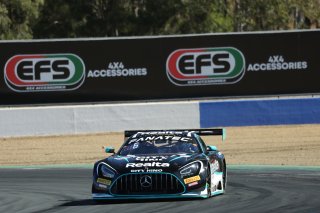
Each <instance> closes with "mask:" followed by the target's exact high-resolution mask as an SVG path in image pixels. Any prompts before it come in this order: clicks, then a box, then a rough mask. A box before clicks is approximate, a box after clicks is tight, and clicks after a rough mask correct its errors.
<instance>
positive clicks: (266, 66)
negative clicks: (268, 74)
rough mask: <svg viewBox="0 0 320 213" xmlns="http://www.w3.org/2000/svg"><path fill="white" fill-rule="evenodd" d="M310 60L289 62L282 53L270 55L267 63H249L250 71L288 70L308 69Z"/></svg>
mask: <svg viewBox="0 0 320 213" xmlns="http://www.w3.org/2000/svg"><path fill="white" fill-rule="evenodd" d="M307 68H308V62H306V61H290V62H287V61H286V60H285V59H284V57H283V56H282V55H273V56H270V57H269V59H268V62H266V63H253V64H249V65H248V68H247V70H248V71H286V70H306V69H307Z"/></svg>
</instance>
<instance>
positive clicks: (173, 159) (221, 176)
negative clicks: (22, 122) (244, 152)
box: [92, 129, 227, 200]
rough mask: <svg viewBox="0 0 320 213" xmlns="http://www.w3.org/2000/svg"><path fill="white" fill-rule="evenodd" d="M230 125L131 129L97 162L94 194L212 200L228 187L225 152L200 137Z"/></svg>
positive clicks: (220, 132) (96, 197) (99, 196)
mask: <svg viewBox="0 0 320 213" xmlns="http://www.w3.org/2000/svg"><path fill="white" fill-rule="evenodd" d="M203 135H222V140H224V139H225V137H226V133H225V129H189V130H148V131H140V130H136V131H125V142H124V144H123V145H122V146H121V147H120V149H119V151H118V152H117V153H115V150H114V148H112V147H106V148H105V152H106V153H112V155H111V156H110V157H107V158H105V159H103V160H100V161H98V162H96V163H95V164H94V168H93V184H92V198H93V199H94V200H104V199H146V198H151V199H155V198H209V197H211V196H214V195H219V194H223V193H224V192H225V190H226V183H227V167H226V160H225V158H224V155H223V154H222V153H221V152H220V151H218V150H217V148H216V147H215V146H208V145H206V144H205V142H204V141H203V139H202V138H201V137H200V136H203Z"/></svg>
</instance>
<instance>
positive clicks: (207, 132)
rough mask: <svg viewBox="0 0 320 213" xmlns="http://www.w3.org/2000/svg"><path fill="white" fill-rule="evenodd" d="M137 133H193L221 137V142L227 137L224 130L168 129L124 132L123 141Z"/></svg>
mask: <svg viewBox="0 0 320 213" xmlns="http://www.w3.org/2000/svg"><path fill="white" fill-rule="evenodd" d="M138 132H142V133H143V132H168V133H169V132H181V133H183V132H193V133H195V134H197V135H200V136H205V135H206V136H209V135H221V136H222V140H223V141H224V140H225V139H226V137H227V132H226V129H224V128H216V129H169V130H125V131H124V139H127V138H129V137H131V136H132V135H134V134H136V133H138Z"/></svg>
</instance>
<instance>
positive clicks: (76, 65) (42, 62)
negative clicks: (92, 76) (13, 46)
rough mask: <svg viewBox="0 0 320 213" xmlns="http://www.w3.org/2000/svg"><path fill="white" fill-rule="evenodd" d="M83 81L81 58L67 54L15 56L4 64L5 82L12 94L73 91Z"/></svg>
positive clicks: (83, 73)
mask: <svg viewBox="0 0 320 213" xmlns="http://www.w3.org/2000/svg"><path fill="white" fill-rule="evenodd" d="M84 78H85V65H84V63H83V61H82V59H81V58H80V57H78V56H77V55H74V54H70V53H68V54H40V55H16V56H13V57H12V58H10V59H9V61H8V62H7V63H6V65H5V81H6V83H7V85H8V86H9V88H11V89H12V90H14V91H16V92H39V91H65V90H74V89H77V88H78V87H80V86H81V85H82V83H83V81H84Z"/></svg>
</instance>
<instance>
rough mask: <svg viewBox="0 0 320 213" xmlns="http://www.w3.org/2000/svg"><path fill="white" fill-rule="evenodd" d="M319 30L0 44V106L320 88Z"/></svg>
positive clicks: (291, 92) (243, 93) (273, 92)
mask: <svg viewBox="0 0 320 213" xmlns="http://www.w3.org/2000/svg"><path fill="white" fill-rule="evenodd" d="M319 38H320V31H295V32H266V33H239V34H205V35H186V36H160V37H134V38H111V39H110V38H109V39H108V38H106V39H104V38H101V39H87V40H86V39H76V40H72V39H69V40H35V41H1V42H0V50H1V54H0V69H1V72H2V75H1V77H0V97H1V99H0V105H16V104H46V103H81V102H109V101H129V100H154V99H177V98H201V97H227V96H250V95H280V94H299V93H319V92H320V83H319V79H320V57H319V54H318V51H319V50H320V42H319V41H318V40H319Z"/></svg>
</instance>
